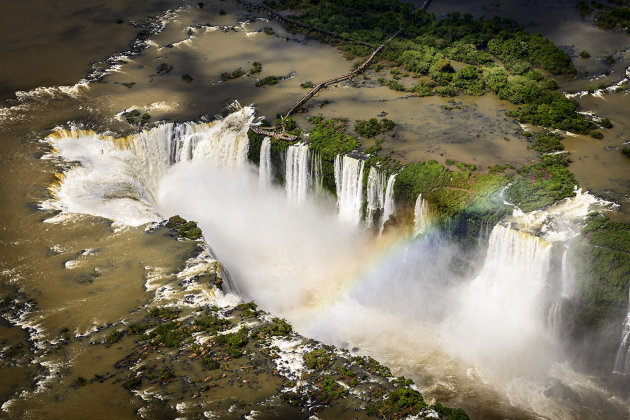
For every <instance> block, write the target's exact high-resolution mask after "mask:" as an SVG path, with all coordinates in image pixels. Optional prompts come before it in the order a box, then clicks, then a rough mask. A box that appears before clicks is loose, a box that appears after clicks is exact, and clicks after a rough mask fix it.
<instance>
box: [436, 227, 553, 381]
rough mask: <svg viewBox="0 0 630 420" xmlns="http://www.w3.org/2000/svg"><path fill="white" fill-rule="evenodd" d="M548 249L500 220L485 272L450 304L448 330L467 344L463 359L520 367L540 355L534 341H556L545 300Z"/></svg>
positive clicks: (495, 230)
mask: <svg viewBox="0 0 630 420" xmlns="http://www.w3.org/2000/svg"><path fill="white" fill-rule="evenodd" d="M550 251H551V243H550V242H547V241H545V240H544V239H542V238H539V237H537V236H533V235H530V234H528V233H525V232H521V231H518V230H514V229H512V228H510V227H507V226H503V225H501V224H497V225H496V226H495V227H494V228H493V229H492V232H491V233H490V238H489V245H488V253H487V255H486V259H485V261H484V265H483V267H482V269H481V271H480V272H479V274H478V275H477V277H475V279H474V280H473V281H472V282H470V283H468V284H466V285H463V286H462V288H461V290H460V291H459V299H458V302H457V303H453V304H452V305H451V306H452V307H453V308H454V309H453V311H454V314H453V315H452V319H451V320H450V322H449V326H448V329H449V330H450V331H451V332H452V333H453V334H454V336H455V337H457V338H456V342H459V343H466V348H461V349H459V350H458V351H459V352H461V353H462V356H463V357H464V358H466V359H469V360H471V361H474V362H483V364H484V365H487V366H509V368H510V369H517V368H518V369H520V368H519V366H527V365H528V363H529V361H528V359H530V358H535V357H537V356H536V355H535V354H534V352H531V351H530V346H531V345H537V346H542V345H544V344H546V345H549V346H551V345H552V343H551V342H550V341H549V339H548V336H547V334H546V329H545V317H544V316H543V310H544V307H543V304H542V302H541V296H543V293H544V291H545V287H546V284H547V279H548V276H549V271H550V259H551V252H550ZM489 343H491V345H489ZM531 363H532V364H538V363H539V361H537V360H536V359H532V361H531Z"/></svg>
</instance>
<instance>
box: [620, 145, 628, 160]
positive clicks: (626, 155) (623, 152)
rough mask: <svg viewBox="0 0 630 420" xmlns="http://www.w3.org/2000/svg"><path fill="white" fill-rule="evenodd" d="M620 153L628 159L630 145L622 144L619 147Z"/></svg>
mask: <svg viewBox="0 0 630 420" xmlns="http://www.w3.org/2000/svg"><path fill="white" fill-rule="evenodd" d="M621 153H622V154H623V155H624V156H625V157H627V158H628V159H630V146H624V147H622V148H621Z"/></svg>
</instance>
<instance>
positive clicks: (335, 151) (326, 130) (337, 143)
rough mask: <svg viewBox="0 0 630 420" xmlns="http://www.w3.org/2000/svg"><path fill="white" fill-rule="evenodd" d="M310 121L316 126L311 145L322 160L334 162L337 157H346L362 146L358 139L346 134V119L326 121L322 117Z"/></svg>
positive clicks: (312, 118)
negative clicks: (345, 155)
mask: <svg viewBox="0 0 630 420" xmlns="http://www.w3.org/2000/svg"><path fill="white" fill-rule="evenodd" d="M308 120H309V121H310V122H311V123H313V124H314V125H315V127H314V128H313V130H311V133H310V135H309V139H310V141H311V145H312V147H313V148H314V149H316V150H317V151H318V152H319V153H320V154H321V156H322V158H327V159H332V160H334V159H335V157H336V156H337V155H344V154H346V153H348V152H351V151H352V150H355V149H358V148H359V147H360V146H361V143H360V142H359V141H358V140H357V139H355V138H354V137H352V136H350V135H348V134H346V129H347V126H348V120H346V119H343V118H333V119H330V120H324V119H323V118H322V117H311V118H309V119H308Z"/></svg>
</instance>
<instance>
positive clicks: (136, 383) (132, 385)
mask: <svg viewBox="0 0 630 420" xmlns="http://www.w3.org/2000/svg"><path fill="white" fill-rule="evenodd" d="M140 385H142V378H139V377H137V376H134V377H133V378H129V379H127V382H125V385H124V387H125V388H126V389H127V390H129V391H131V390H134V389H138V388H140Z"/></svg>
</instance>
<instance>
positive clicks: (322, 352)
mask: <svg viewBox="0 0 630 420" xmlns="http://www.w3.org/2000/svg"><path fill="white" fill-rule="evenodd" d="M304 362H305V363H306V366H307V367H308V368H309V369H318V370H321V369H326V368H328V367H330V366H331V365H332V363H333V359H332V357H331V355H330V354H328V352H327V351H326V349H317V350H313V351H309V352H308V353H304Z"/></svg>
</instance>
